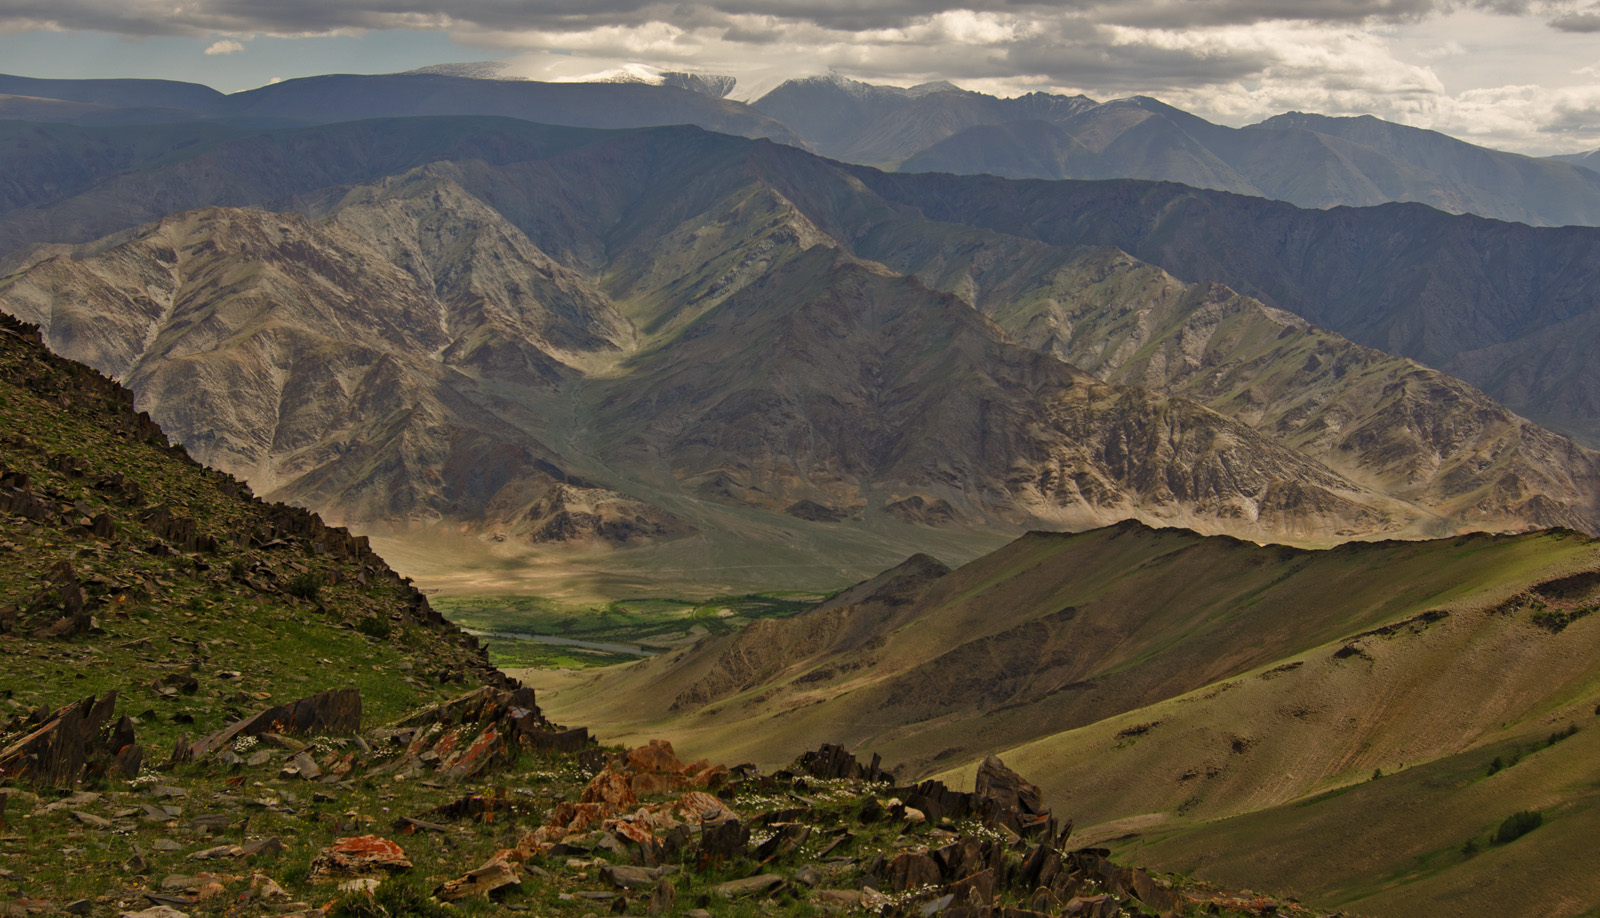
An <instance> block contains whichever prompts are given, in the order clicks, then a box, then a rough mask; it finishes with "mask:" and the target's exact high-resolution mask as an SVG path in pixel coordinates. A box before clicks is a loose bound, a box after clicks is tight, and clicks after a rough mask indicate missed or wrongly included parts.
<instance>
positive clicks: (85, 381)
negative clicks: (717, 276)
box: [0, 319, 1312, 918]
mask: <svg viewBox="0 0 1600 918" xmlns="http://www.w3.org/2000/svg"><path fill="white" fill-rule="evenodd" d="M0 392H3V395H4V398H3V399H0V418H3V420H4V431H5V434H4V438H3V439H0V650H3V653H4V658H5V660H6V666H5V669H4V671H3V673H0V698H3V700H4V702H5V707H6V709H7V710H8V713H7V715H6V717H7V719H6V720H5V721H4V722H3V724H0V891H3V894H4V895H3V898H0V914H4V915H6V916H22V915H35V914H63V913H65V914H78V915H137V916H141V918H172V916H175V915H240V914H280V915H307V916H308V915H365V916H370V915H451V914H491V913H493V914H499V913H503V912H505V911H512V912H529V913H534V914H571V915H575V916H576V915H588V914H599V913H611V914H651V915H662V914H673V915H677V914H685V915H705V914H730V915H740V914H744V915H754V914H820V913H827V912H853V913H871V914H886V915H920V914H946V915H951V916H956V915H964V916H977V915H985V916H1012V918H1018V916H1032V915H1094V916H1110V915H1169V914H1170V915H1186V914H1230V915H1245V914H1249V915H1264V914H1312V912H1311V911H1309V910H1306V909H1303V908H1300V907H1299V906H1297V905H1295V904H1293V903H1289V902H1282V901H1278V900H1275V899H1271V898H1268V897H1265V896H1260V895H1256V894H1252V893H1234V892H1228V891H1224V890H1219V889H1215V888H1212V887H1209V886H1206V885H1205V884H1201V883H1196V882H1190V881H1179V880H1177V879H1175V878H1162V877H1155V876H1152V875H1150V874H1148V873H1146V872H1144V871H1142V870H1138V869H1136V868H1131V867H1127V866H1122V865H1119V864H1116V863H1114V862H1112V861H1110V860H1108V859H1107V857H1106V855H1107V852H1106V851H1105V850H1104V849H1098V848H1078V847H1075V846H1074V845H1073V844H1072V834H1071V821H1070V818H1063V817H1062V816H1059V815H1057V814H1053V813H1052V812H1051V811H1050V810H1049V808H1048V807H1047V806H1046V805H1045V803H1044V801H1043V799H1042V797H1041V794H1040V792H1039V790H1038V788H1037V787H1035V786H1034V785H1032V784H1031V783H1029V782H1028V781H1026V780H1025V779H1023V778H1022V777H1021V776H1019V775H1017V774H1016V773H1015V772H1012V771H1011V770H1010V769H1008V768H1006V767H1005V766H1004V765H1003V764H1002V763H1000V762H999V761H998V760H990V761H987V762H985V763H984V764H983V766H982V769H981V773H980V778H979V781H978V784H977V786H976V791H975V792H973V793H965V792H958V791H954V790H952V789H950V788H949V787H947V786H945V785H942V784H940V783H938V782H919V783H902V782H901V781H899V780H897V777H896V774H895V773H894V772H892V771H888V770H884V769H882V768H880V765H879V762H878V760H877V759H876V758H874V759H873V760H872V762H870V763H866V764H863V763H860V762H857V760H856V759H855V757H853V756H851V755H849V754H848V753H846V752H845V751H844V750H843V749H841V748H839V747H836V746H827V745H821V747H820V748H819V749H818V750H816V751H814V752H811V753H808V754H807V755H805V756H802V757H801V758H800V759H799V760H798V761H797V762H796V763H795V764H794V765H793V766H792V767H790V768H787V769H782V770H778V771H775V772H772V773H770V774H768V773H763V772H762V771H761V770H758V769H756V768H754V767H753V766H737V767H733V768H729V767H726V766H722V765H714V764H711V763H707V762H703V761H702V762H694V763H687V764H686V763H684V762H683V761H682V760H681V759H680V758H679V757H678V755H677V754H676V752H675V751H674V750H673V748H672V747H671V746H670V745H668V744H666V743H662V742H654V743H647V744H644V745H642V746H640V747H638V748H634V749H631V750H624V749H619V748H615V747H612V748H606V747H601V746H598V745H596V744H595V742H594V741H593V739H592V738H591V737H590V736H589V733H588V731H587V730H585V729H583V728H581V727H579V728H566V727H561V726H559V725H556V724H553V723H551V722H549V720H548V719H547V718H545V717H544V716H543V714H542V713H541V712H540V709H539V706H538V704H537V702H536V699H535V696H534V693H533V691H532V690H531V689H527V688H523V687H520V686H518V685H517V684H515V683H513V682H510V681H509V680H507V679H506V678H505V677H504V676H503V675H502V674H500V673H499V672H498V671H496V670H494V669H492V668H491V667H489V666H488V665H487V664H486V663H485V658H484V654H483V651H482V649H481V648H479V647H477V646H476V642H475V641H474V640H473V639H472V638H470V637H468V636H466V635H464V634H462V633H461V632H460V631H458V630H457V629H456V628H455V627H454V626H452V625H450V624H448V623H446V622H444V621H443V620H442V619H441V618H440V617H439V616H438V615H437V614H436V613H434V612H433V611H432V610H431V609H430V607H429V606H428V603H427V601H426V599H425V598H424V597H423V596H421V595H420V594H419V593H417V591H416V590H415V589H413V588H412V587H410V585H409V584H408V583H407V582H406V581H404V580H403V579H401V578H399V577H398V576H397V575H395V574H394V572H393V571H391V570H390V569H389V568H388V566H387V565H386V564H384V563H383V561H382V560H381V559H379V558H377V557H376V556H375V555H373V554H372V553H371V551H370V550H369V549H368V548H367V547H366V545H365V543H364V541H363V540H361V539H359V538H355V537H352V536H350V535H349V534H348V533H347V532H346V531H344V530H342V529H337V528H331V527H328V526H326V525H324V524H323V523H322V522H321V521H320V520H319V519H318V518H317V517H315V516H314V515H312V514H310V513H307V512H305V511H302V510H297V509H293V508H288V507H284V506H282V505H268V504H264V503H262V502H260V501H258V500H256V499H254V498H252V497H251V496H250V494H249V492H248V489H247V488H245V487H244V486H243V485H242V484H240V483H239V482H238V481H237V480H235V479H233V478H231V477H229V476H226V475H223V474H220V473H217V472H212V471H208V470H206V469H204V468H202V467H201V466H199V465H197V464H195V463H194V462H193V461H192V460H190V459H189V458H188V457H187V456H186V455H185V454H184V453H183V451H182V450H181V449H180V448H176V447H172V446H170V445H169V444H168V442H167V439H166V437H165V435H164V434H163V433H162V432H161V430H160V428H159V427H158V426H157V425H155V424H154V423H152V422H151V421H150V420H149V419H148V417H145V416H143V415H135V414H134V413H133V412H132V410H131V407H130V401H131V397H130V394H129V393H128V392H127V390H125V389H122V388H121V387H119V386H116V385H115V384H113V383H111V382H109V381H108V380H106V379H105V378H104V377H102V376H100V375H99V374H98V373H96V372H94V371H92V370H89V369H87V368H85V367H83V366H81V365H78V364H73V363H70V362H68V361H65V360H63V359H61V358H58V357H55V356H53V355H51V354H49V353H48V352H47V351H45V350H44V348H43V347H42V346H41V344H40V342H39V337H38V333H37V330H36V329H33V328H32V327H29V326H26V325H23V324H21V323H18V322H15V321H12V320H9V319H7V320H3V322H0ZM825 739H826V738H825V737H819V743H821V742H822V741H823V740H825Z"/></svg>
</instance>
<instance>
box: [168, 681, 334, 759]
mask: <svg viewBox="0 0 1600 918" xmlns="http://www.w3.org/2000/svg"><path fill="white" fill-rule="evenodd" d="M360 729H361V693H360V692H359V691H357V690H355V689H329V690H328V691H326V692H318V693H317V694H315V695H312V696H310V697H308V698H302V699H300V700H299V701H293V702H290V703H289V704H281V705H278V706H276V707H272V708H268V709H266V710H265V711H262V712H261V713H259V714H256V715H255V716H254V717H247V718H245V719H243V720H239V721H235V722H234V723H232V724H230V725H228V726H227V727H224V728H223V729H221V730H218V731H217V732H216V733H213V734H211V735H210V736H207V737H205V738H204V739H202V740H200V741H199V742H198V743H195V744H194V746H193V747H192V754H193V756H194V757H195V758H204V757H206V756H208V755H210V754H212V753H213V752H216V751H217V750H218V749H221V748H222V747H224V746H226V745H229V744H230V743H232V742H233V741H234V740H235V739H238V738H239V737H243V736H261V735H263V734H268V733H298V734H304V735H316V734H323V733H331V734H348V733H355V732H357V731H359V730H360Z"/></svg>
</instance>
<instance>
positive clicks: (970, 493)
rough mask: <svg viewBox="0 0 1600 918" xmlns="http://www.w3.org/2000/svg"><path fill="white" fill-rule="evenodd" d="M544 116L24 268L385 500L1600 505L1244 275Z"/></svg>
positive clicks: (825, 506)
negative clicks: (442, 150) (1247, 283)
mask: <svg viewBox="0 0 1600 918" xmlns="http://www.w3.org/2000/svg"><path fill="white" fill-rule="evenodd" d="M378 124H379V125H382V123H381V122H380V123H378ZM456 127H457V128H459V129H460V130H462V131H464V132H465V133H464V134H463V136H462V138H461V139H460V143H458V144H456V145H455V146H457V147H460V148H463V149H475V150H477V149H483V148H484V147H486V146H489V145H490V144H489V140H488V139H486V138H484V137H479V136H478V135H476V134H474V133H473V132H472V130H471V128H470V123H469V122H460V123H456ZM351 130H354V128H351V127H349V126H344V127H343V128H342V131H343V132H344V133H338V136H340V137H344V139H345V142H349V137H347V136H346V134H347V133H348V132H349V131H351ZM372 130H384V131H389V135H390V136H392V133H393V131H392V130H390V129H388V128H384V127H374V128H372ZM508 130H510V129H508V128H507V127H506V126H505V125H504V124H500V123H496V124H495V125H494V126H493V131H492V132H491V133H493V136H494V137H496V138H499V142H500V145H499V147H498V149H499V151H500V154H501V155H499V156H498V157H496V158H491V159H488V160H486V159H483V158H478V157H464V158H460V159H455V160H450V159H442V160H437V161H434V162H431V163H428V164H425V165H420V166H415V167H409V168H404V169H399V170H396V171H393V172H384V174H381V175H379V176H377V177H375V178H373V179H371V180H367V181H364V182H361V183H358V184H355V185H330V186H329V187H327V188H325V189H322V190H311V189H304V188H300V189H297V190H295V191H294V192H293V194H292V197H291V198H287V199H282V198H281V196H280V199H282V200H286V204H280V205H279V206H280V207H283V206H287V207H288V208H289V209H288V210H287V211H284V210H277V211H274V210H267V209H260V208H254V207H233V208H203V209H200V210H195V211H188V212H184V213H179V214H176V215H174V216H171V217H167V218H164V219H162V220H160V221H159V222H157V223H155V224H153V225H148V226H145V227H142V228H140V229H138V230H136V231H134V232H131V233H123V234H121V235H118V236H114V237H110V238H107V239H105V240H102V241H100V242H97V243H92V244H88V245H84V246H80V247H78V248H75V249H71V250H65V249H62V248H60V247H56V248H39V249H34V250H32V251H31V252H29V253H28V254H27V255H26V256H22V257H17V256H13V259H12V260H13V263H14V264H18V265H19V270H17V271H15V272H14V273H13V274H12V275H10V276H9V277H7V278H6V279H5V280H4V281H3V283H0V305H3V306H4V308H5V309H6V310H7V311H10V312H13V313H15V314H17V315H19V316H21V317H23V318H25V319H28V320H29V321H36V322H39V323H40V324H41V325H42V326H43V327H44V329H45V332H46V335H47V337H48V339H49V341H50V343H51V344H52V346H53V347H56V348H58V349H59V350H60V351H61V352H63V353H65V354H67V355H68V356H72V357H75V358H78V359H83V360H85V361H86V362H90V363H91V364H92V365H95V366H97V367H99V368H101V369H103V370H105V371H107V372H110V373H113V374H116V375H117V376H118V377H119V378H122V379H124V380H126V381H127V382H128V383H129V385H130V386H131V387H132V388H134V389H135V391H136V392H138V393H139V397H140V399H141V402H140V404H141V407H144V408H146V409H148V410H150V411H151V413H152V415H153V416H154V417H156V418H157V419H158V420H160V421H161V422H162V423H163V425H164V426H165V427H166V429H167V430H169V431H170V432H172V433H173V434H174V435H175V436H177V437H179V438H180V439H182V440H183V442H185V443H186V444H187V445H188V446H189V447H190V449H191V450H192V451H193V452H194V453H195V454H196V455H197V456H198V457H199V458H201V459H202V460H204V461H207V462H210V463H214V464H216V465H218V466H219V467H222V468H226V469H228V470H230V471H234V472H236V473H238V474H241V475H243V476H245V477H247V478H248V479H250V480H251V481H252V483H253V484H254V485H255V486H256V487H257V488H258V489H259V490H261V491H263V492H267V493H270V494H272V495H273V496H274V497H278V498H281V499H286V500H291V501H295V502H300V503H304V504H307V505H309V506H312V507H315V508H317V509H319V510H322V511H323V512H325V513H328V514H329V515H330V516H332V517H333V518H335V519H338V520H341V521H346V522H350V523H355V524H377V523H382V524H386V525H390V524H399V525H402V526H408V525H417V524H434V523H445V524H448V525H451V526H456V527H463V528H465V529H466V530H467V531H470V532H477V533H481V534H485V535H495V536H497V537H500V538H517V539H521V540H533V541H544V540H555V541H573V540H576V541H587V542H600V543H607V544H637V543H639V542H641V541H647V540H663V539H671V538H675V537H678V536H682V535H685V534H687V533H690V532H692V531H694V529H695V528H696V526H697V518H698V515H699V513H700V512H701V511H700V510H699V509H698V508H703V507H708V506H723V507H734V508H747V509H750V510H754V511H757V512H758V513H766V512H770V513H774V514H777V513H785V515H786V516H787V517H789V518H800V519H802V520H808V521H810V522H812V523H814V524H815V525H817V526H857V527H866V528H869V529H870V528H872V527H874V526H880V525H891V524H893V525H902V524H905V523H910V524H912V525H920V526H940V527H956V528H968V529H974V530H989V531H994V530H999V531H1015V530H1017V529H1020V528H1024V527H1039V526H1047V527H1051V528H1057V527H1063V526H1065V527H1074V528H1077V527H1084V526H1091V525H1095V524H1100V523H1106V522H1111V521H1115V520H1118V519H1127V518H1136V519H1142V520H1145V521H1148V522H1153V523H1175V524H1181V525H1185V526H1190V527H1193V528H1195V529H1198V530H1200V531H1204V532H1219V533H1231V534H1238V535H1245V536H1250V537H1259V538H1270V539H1298V540H1318V539H1332V538H1346V537H1360V536H1372V535H1383V534H1419V533H1441V532H1451V531H1458V530H1461V529H1466V528H1481V527H1488V528H1521V527H1525V526H1530V525H1568V526H1573V527H1577V528H1582V529H1588V530H1591V531H1593V530H1595V529H1600V514H1597V511H1596V507H1597V506H1600V500H1597V495H1600V485H1597V482H1600V473H1597V471H1596V470H1597V469H1600V460H1597V459H1596V457H1595V455H1594V454H1593V453H1591V452H1589V451H1587V450H1585V449H1583V448H1581V447H1578V446H1576V445H1574V444H1572V443H1571V442H1570V441H1568V440H1566V439H1564V438H1562V437H1560V436H1558V435H1555V434H1552V433H1550V432H1549V431H1545V430H1543V429H1540V428H1538V427H1536V426H1535V425H1533V424H1530V423H1529V422H1527V421H1524V420H1522V419H1521V418H1518V417H1516V416H1515V415H1512V414H1511V413H1510V412H1508V411H1506V410H1505V409H1503V408H1501V407H1500V406H1498V405H1496V404H1495V403H1494V402H1493V401H1492V400H1490V399H1488V398H1487V397H1486V396H1484V395H1482V393H1480V392H1478V391H1476V390H1474V389H1472V388H1471V387H1468V386H1465V385H1462V384H1461V383H1459V382H1457V381H1455V380H1453V379H1451V378H1449V377H1445V376H1443V375H1441V374H1438V373H1436V372H1434V371H1430V370H1426V369H1424V368H1422V367H1420V366H1418V365H1416V364H1414V363H1410V362H1409V361H1405V360H1401V359H1398V358H1393V357H1389V356H1387V355H1384V354H1381V353H1379V352H1376V351H1371V350H1368V349H1365V348H1360V347H1357V346H1355V345H1352V344H1350V343H1349V342H1348V341H1345V340H1344V339H1342V338H1339V337H1338V336H1336V335H1332V334H1330V333H1327V332H1323V331H1320V330H1318V329H1315V328H1313V327H1311V326H1310V325H1308V324H1307V323H1305V322H1304V321H1302V320H1298V319H1295V318H1294V317H1292V316H1289V315H1287V314H1285V313H1281V312H1279V311H1277V310H1274V309H1271V308H1268V307H1265V306H1263V305H1262V304H1260V303H1258V302H1256V301H1254V300H1250V299H1249V298H1246V297H1242V296H1239V295H1237V294H1235V293H1234V292H1233V291H1231V290H1228V289H1226V288H1223V287H1220V286H1217V285H1185V284H1183V283H1180V282H1179V281H1177V280H1175V279H1174V278H1172V277H1171V276H1169V275H1166V274H1165V273H1163V272H1161V271H1160V270H1158V269H1155V268H1152V267H1150V266H1148V265H1144V264H1142V263H1140V262H1138V261H1137V260H1135V259H1133V258H1130V257H1128V256H1126V255H1123V254H1121V253H1120V252H1116V251H1113V250H1101V249H1074V248H1068V247H1062V246H1056V245H1051V244H1049V243H1048V242H1045V241H1041V240H1039V239H1026V238H1022V237H1018V236H1012V235H1007V234H1005V233H1000V232H995V231H994V230H991V229H981V228H974V227H971V226H966V225H961V224H955V223H948V222H937V221H934V220H930V219H928V218H927V217H925V216H924V215H923V214H922V213H921V212H919V211H918V210H917V209H915V208H913V207H910V206H908V205H907V204H905V203H896V202H893V201H891V200H889V199H887V198H885V197H882V196H880V195H878V194H876V193H874V192H873V191H872V190H870V189H869V188H867V187H866V186H865V185H864V184H863V183H862V182H861V181H860V179H859V178H858V177H857V176H856V175H854V174H852V173H850V172H849V171H847V170H843V169H840V168H839V167H837V166H835V165H834V164H831V163H828V162H827V161H825V160H819V159H816V158H814V157H811V156H807V155H805V154H802V153H799V152H796V151H792V150H788V149H787V148H783V147H778V146H775V145H772V144H764V143H756V144H752V143H749V142H745V141H741V140H737V139H734V138H726V137H717V136H715V135H708V134H704V133H702V132H698V131H692V130H685V129H668V130H661V131H649V132H635V133H625V134H607V135H593V136H589V135H584V136H578V135H577V134H575V133H574V132H572V131H570V130H559V131H554V130H552V129H539V128H537V127H535V126H531V125H529V126H524V127H520V128H516V129H515V131H516V132H520V133H522V134H527V135H528V136H526V137H521V139H520V140H519V141H518V144H520V146H518V145H515V144H511V142H510V141H508V140H506V139H505V137H504V136H503V135H504V134H505V132H506V131H508ZM540 130H552V136H551V138H548V139H547V138H543V137H542V135H540V134H539V131H540ZM318 136H322V135H318ZM330 136H331V135H330ZM302 140H304V138H303V137H302ZM429 142H430V143H431V144H433V145H434V146H439V145H440V143H441V142H440V141H439V139H438V138H437V137H434V138H431V139H430V141H429ZM513 154H514V155H513ZM203 155H204V156H210V157H216V156H219V155H222V154H221V153H219V152H218V151H215V150H213V151H210V152H207V153H205V154H203ZM226 155H227V156H229V157H231V156H235V155H238V156H244V155H247V154H246V152H244V151H234V152H232V153H227V154H226ZM393 158H394V157H393V156H391V159H393ZM169 168H170V169H172V170H174V172H175V174H176V175H190V174H192V172H193V170H194V169H195V168H196V166H195V164H194V163H193V162H180V163H176V164H173V165H171V166H170V167H169ZM373 168H375V169H379V171H380V172H381V171H383V170H384V169H388V168H389V167H388V166H382V167H379V166H374V167H373ZM260 179H261V176H260V174H256V175H255V177H254V180H256V181H260ZM154 181H155V182H156V184H158V185H160V183H161V181H162V179H161V178H160V177H159V176H157V177H156V178H155V179H154ZM174 181H175V179H174ZM297 181H298V180H297ZM173 187H174V188H175V189H176V188H177V187H178V186H177V185H176V184H175V185H174V186H173ZM107 193H109V192H107ZM93 196H94V193H93V192H92V191H91V192H90V193H89V194H88V197H89V198H90V199H92V198H93ZM263 196H264V197H265V196H267V195H263ZM74 206H75V207H81V206H83V205H82V203H81V202H80V203H78V204H75V205H74Z"/></svg>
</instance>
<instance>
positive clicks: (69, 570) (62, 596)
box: [28, 561, 95, 638]
mask: <svg viewBox="0 0 1600 918" xmlns="http://www.w3.org/2000/svg"><path fill="white" fill-rule="evenodd" d="M87 602H88V599H87V597H86V596H85V595H84V592H83V586H82V585H81V584H80V583H79V582H78V575H77V572H76V571H74V570H73V567H72V563H71V562H70V561H60V562H57V563H56V566H55V567H54V568H52V569H51V570H50V582H49V583H48V584H46V585H45V587H44V589H42V590H40V591H39V592H38V593H37V594H36V595H35V596H34V598H33V601H32V602H30V603H29V604H28V611H29V613H30V614H32V615H34V619H33V621H32V623H31V624H32V627H31V629H30V630H31V632H32V633H31V636H32V637H34V638H74V637H78V636H80V635H84V634H88V633H89V632H90V631H91V630H93V628H94V627H95V625H94V618H93V617H92V616H91V615H90V614H89V612H88V611H87V609H86V608H85V605H86V603H87Z"/></svg>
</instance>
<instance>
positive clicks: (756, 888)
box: [711, 873, 783, 899]
mask: <svg viewBox="0 0 1600 918" xmlns="http://www.w3.org/2000/svg"><path fill="white" fill-rule="evenodd" d="M782 883H783V877H780V876H778V875H777V874H775V873H763V874H761V875H760V876H754V877H745V878H744V879H742V880H729V881H728V882H726V883H718V884H717V885H715V886H713V887H711V893H712V895H716V896H721V897H722V898H724V899H742V898H744V897H746V896H758V895H761V894H763V893H768V892H771V891H772V890H774V889H776V888H777V887H778V886H779V885H781V884H782Z"/></svg>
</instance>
